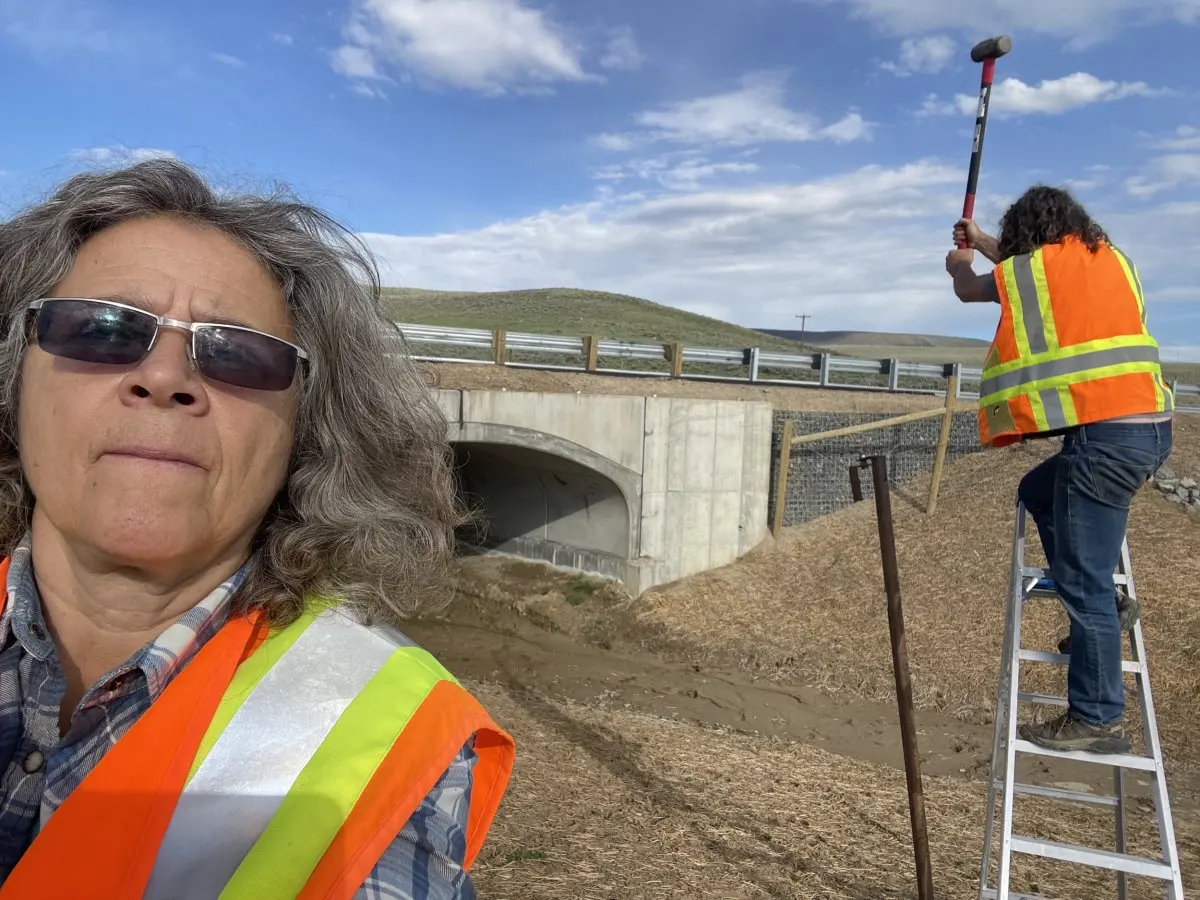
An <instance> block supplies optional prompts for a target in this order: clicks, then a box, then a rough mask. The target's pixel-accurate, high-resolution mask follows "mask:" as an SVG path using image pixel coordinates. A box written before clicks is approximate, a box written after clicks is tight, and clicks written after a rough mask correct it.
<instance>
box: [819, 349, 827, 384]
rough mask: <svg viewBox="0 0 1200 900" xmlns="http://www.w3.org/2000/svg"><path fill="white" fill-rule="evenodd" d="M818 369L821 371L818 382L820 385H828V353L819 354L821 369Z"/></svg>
mask: <svg viewBox="0 0 1200 900" xmlns="http://www.w3.org/2000/svg"><path fill="white" fill-rule="evenodd" d="M820 371H821V376H820V380H819V381H818V383H819V384H820V385H821V387H828V386H829V354H828V353H822V354H821V370H820Z"/></svg>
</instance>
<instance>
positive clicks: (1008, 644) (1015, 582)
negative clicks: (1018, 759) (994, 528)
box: [979, 516, 1024, 890]
mask: <svg viewBox="0 0 1200 900" xmlns="http://www.w3.org/2000/svg"><path fill="white" fill-rule="evenodd" d="M1023 532H1024V516H1018V517H1017V518H1016V521H1015V523H1014V525H1013V545H1014V546H1016V542H1017V540H1018V539H1019V538H1020V537H1021V536H1022V534H1023ZM1011 566H1012V569H1011V572H1010V576H1009V606H1010V607H1011V605H1012V603H1013V602H1015V600H1016V599H1017V598H1018V597H1019V596H1020V591H1021V585H1022V583H1023V582H1022V576H1021V563H1020V561H1019V560H1018V559H1016V558H1015V557H1014V558H1013V560H1012V563H1011ZM1012 626H1013V623H1012V619H1011V617H1010V616H1009V615H1008V614H1007V612H1006V613H1005V616H1004V638H1003V641H1002V642H1001V650H1000V660H1001V662H1000V677H999V678H998V679H997V681H996V719H995V722H996V725H995V728H994V729H993V735H992V757H991V763H990V765H989V772H988V799H987V804H988V805H987V821H986V824H985V825H984V833H983V854H982V857H983V858H982V861H981V863H980V870H979V883H980V885H981V886H982V887H983V890H987V889H988V887H987V884H988V876H989V875H991V864H992V846H993V844H992V841H993V839H994V837H995V833H994V832H995V809H996V800H997V798H998V796H999V794H1000V793H1001V791H1002V790H1003V787H1002V786H1001V787H1000V788H997V786H996V784H997V781H998V780H999V779H998V778H997V777H996V776H997V775H998V774H999V773H998V771H997V769H998V768H999V760H1000V748H1001V746H1003V742H1002V740H1001V734H1000V723H1001V722H1003V721H1006V720H1007V719H1008V711H1007V707H1008V704H1007V702H1006V698H1007V697H1008V694H1009V689H1008V680H1009V679H1011V678H1012V671H1011V669H1010V665H1009V662H1010V660H1011V658H1012V653H1013V643H1014V642H1015V641H1016V636H1015V634H1014V633H1013V627H1012Z"/></svg>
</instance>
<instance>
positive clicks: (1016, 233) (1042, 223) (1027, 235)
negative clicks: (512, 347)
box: [997, 184, 1108, 259]
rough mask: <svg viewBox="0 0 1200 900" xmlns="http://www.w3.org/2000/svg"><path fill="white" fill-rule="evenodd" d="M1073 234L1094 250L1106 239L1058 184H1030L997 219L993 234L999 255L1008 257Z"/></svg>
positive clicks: (1082, 209)
mask: <svg viewBox="0 0 1200 900" xmlns="http://www.w3.org/2000/svg"><path fill="white" fill-rule="evenodd" d="M1066 237H1077V238H1079V240H1081V241H1083V243H1085V244H1086V245H1087V248H1088V249H1089V250H1091V251H1092V252H1093V253H1095V252H1096V251H1097V250H1098V249H1099V248H1100V244H1101V242H1104V243H1108V235H1107V234H1105V233H1104V229H1103V228H1101V227H1100V226H1099V225H1097V224H1096V223H1095V222H1093V221H1092V217H1091V216H1089V215H1088V213H1087V210H1086V209H1084V208H1083V206H1082V205H1081V204H1080V203H1079V201H1078V200H1076V199H1075V198H1074V197H1072V196H1071V194H1070V192H1069V191H1065V190H1063V189H1062V188H1054V187H1047V186H1046V185H1043V184H1038V185H1034V186H1033V187H1031V188H1030V189H1029V190H1027V191H1026V192H1025V193H1024V194H1022V195H1021V197H1020V198H1019V199H1018V200H1017V201H1016V202H1015V203H1013V205H1012V206H1010V207H1009V208H1008V209H1007V210H1006V211H1005V213H1004V216H1003V218H1001V219H1000V236H999V237H998V238H997V243H998V244H999V249H1000V257H1001V258H1002V259H1008V258H1009V257H1010V256H1018V255H1019V254H1022V253H1032V252H1033V251H1034V250H1036V249H1037V248H1038V247H1041V246H1043V245H1044V244H1057V243H1058V242H1059V241H1061V240H1062V239H1063V238H1066Z"/></svg>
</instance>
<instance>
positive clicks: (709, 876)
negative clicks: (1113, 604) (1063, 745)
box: [470, 683, 1200, 900]
mask: <svg viewBox="0 0 1200 900" xmlns="http://www.w3.org/2000/svg"><path fill="white" fill-rule="evenodd" d="M470 687H471V688H472V690H474V691H475V692H476V695H477V696H478V697H479V698H480V699H481V700H482V702H483V703H484V704H485V705H486V706H487V707H488V709H489V710H491V711H492V713H493V714H494V715H495V716H496V717H497V718H498V720H499V721H500V722H501V723H502V725H503V726H504V727H506V728H508V729H511V731H512V732H513V734H514V735H515V737H516V740H517V745H518V757H517V769H516V774H515V776H514V779H513V782H512V785H511V788H510V791H509V794H508V796H507V797H506V799H505V801H504V804H503V806H502V807H501V809H500V814H499V817H498V819H497V822H496V825H495V828H494V830H493V831H492V834H491V836H490V838H489V841H488V843H487V845H486V846H485V848H484V851H483V854H482V856H481V857H480V860H479V863H478V865H477V867H476V870H475V881H476V886H477V887H478V889H479V895H480V896H481V897H495V898H503V900H532V898H547V900H548V898H564V897H572V898H580V900H642V898H645V900H661V898H676V897H678V898H689V900H690V898H695V897H702V896H703V897H714V898H720V900H739V898H765V897H775V898H796V900H800V898H803V900H810V898H811V900H816V898H821V900H911V898H912V897H914V896H916V894H915V889H914V885H913V876H912V872H913V864H912V850H911V843H910V838H909V834H910V832H909V825H908V812H907V803H906V793H905V787H904V778H903V775H902V774H901V773H900V772H898V771H896V770H895V769H890V768H886V767H882V766H877V765H871V764H869V763H864V762H857V761H853V760H847V759H845V758H843V757H840V756H836V755H834V754H831V753H827V752H825V751H824V750H821V749H817V748H814V747H811V746H807V745H805V744H798V743H790V742H783V741H777V740H767V739H763V738H756V737H752V736H749V735H743V734H734V733H729V732H722V731H717V730H712V729H703V728H699V727H696V726H694V725H688V724H685V723H682V722H670V721H665V720H663V719H659V718H651V717H646V716H640V715H636V714H631V713H628V712H624V711H604V710H598V709H595V708H588V707H585V706H582V705H579V704H573V703H562V702H557V701H551V700H547V699H545V698H543V697H541V696H539V695H536V694H531V693H527V692H522V691H516V690H511V689H508V688H506V687H503V686H500V685H497V684H494V683H488V684H471V685H470ZM925 790H926V808H927V814H928V819H929V834H930V842H931V845H932V855H933V861H934V883H935V887H936V889H937V892H938V896H939V897H943V898H954V900H960V898H961V900H966V898H970V897H973V896H975V893H974V891H975V885H976V879H977V877H978V865H979V862H978V860H979V854H980V849H981V841H982V835H983V806H984V784H983V782H981V781H966V780H963V779H960V778H950V777H941V778H927V779H926V784H925ZM1017 816H1018V818H1017V825H1018V827H1019V828H1020V830H1021V831H1022V832H1023V833H1033V834H1040V835H1042V836H1045V837H1053V838H1056V839H1058V840H1068V841H1074V842H1079V843H1091V844H1092V845H1094V846H1107V845H1108V844H1109V842H1110V840H1111V837H1110V836H1111V832H1110V829H1111V822H1110V817H1108V816H1105V815H1103V814H1100V815H1097V814H1096V813H1093V812H1092V811H1090V810H1084V811H1083V812H1082V813H1078V812H1075V811H1074V809H1072V808H1068V809H1067V810H1066V812H1065V813H1064V812H1063V805H1062V804H1058V805H1055V806H1052V807H1046V806H1044V805H1042V801H1039V800H1035V799H1031V800H1029V802H1028V805H1022V806H1020V807H1018V813H1017ZM1148 818H1149V817H1148V816H1147V815H1146V814H1145V813H1142V812H1136V813H1135V817H1134V821H1133V822H1132V823H1131V828H1132V832H1133V834H1134V835H1135V837H1134V838H1132V839H1131V844H1130V847H1131V849H1132V850H1136V851H1139V852H1143V853H1150V852H1152V848H1151V847H1148V846H1147V843H1146V841H1147V834H1148V832H1147V830H1146V824H1147V820H1148ZM1176 824H1177V832H1178V844H1179V850H1180V856H1181V859H1182V861H1183V865H1184V885H1185V888H1190V889H1191V890H1196V889H1200V829H1198V827H1197V823H1196V822H1195V819H1194V817H1180V818H1178V819H1177V822H1176ZM1018 874H1019V880H1018V881H1017V884H1018V885H1020V886H1022V887H1026V888H1034V887H1036V888H1037V889H1040V891H1041V892H1043V893H1045V894H1046V895H1047V896H1057V897H1111V896H1115V889H1114V880H1113V879H1112V878H1111V877H1110V876H1107V875H1102V874H1094V873H1093V872H1091V871H1089V870H1083V869H1081V868H1079V867H1072V868H1070V869H1066V870H1064V869H1063V868H1061V867H1060V868H1057V869H1051V868H1048V867H1042V866H1028V865H1025V866H1022V868H1021V869H1020V871H1019V873H1018ZM1135 881H1136V880H1135ZM1160 896H1161V894H1159V893H1156V892H1154V891H1152V890H1151V889H1150V886H1148V885H1146V884H1144V883H1142V884H1138V885H1136V887H1135V888H1134V890H1133V891H1131V897H1133V898H1136V900H1149V898H1152V897H1160Z"/></svg>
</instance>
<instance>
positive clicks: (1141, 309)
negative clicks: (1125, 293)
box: [1109, 244, 1147, 331]
mask: <svg viewBox="0 0 1200 900" xmlns="http://www.w3.org/2000/svg"><path fill="white" fill-rule="evenodd" d="M1109 249H1110V250H1112V252H1113V256H1115V257H1116V258H1117V262H1119V263H1120V264H1121V271H1122V272H1124V273H1125V280H1126V281H1127V282H1129V290H1130V291H1132V292H1133V296H1135V297H1137V305H1138V318H1140V319H1141V321H1142V330H1143V331H1147V316H1146V295H1145V294H1144V293H1143V292H1142V279H1141V278H1139V277H1138V271H1137V266H1135V265H1134V264H1133V263H1131V262H1130V261H1129V258H1128V257H1127V256H1126V255H1125V254H1124V253H1122V252H1121V251H1120V250H1118V249H1117V248H1116V247H1114V246H1112V244H1109Z"/></svg>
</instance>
